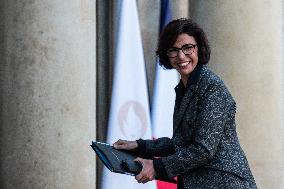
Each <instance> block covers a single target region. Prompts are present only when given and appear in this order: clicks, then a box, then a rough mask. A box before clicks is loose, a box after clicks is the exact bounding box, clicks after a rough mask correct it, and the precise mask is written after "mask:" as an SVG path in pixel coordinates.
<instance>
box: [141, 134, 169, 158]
mask: <svg viewBox="0 0 284 189" xmlns="http://www.w3.org/2000/svg"><path fill="white" fill-rule="evenodd" d="M137 142H138V151H139V154H141V155H142V154H143V157H144V158H153V157H157V156H159V157H164V156H169V155H171V154H173V153H174V145H173V141H172V139H170V138H168V137H162V138H158V139H155V140H142V139H139V140H137Z"/></svg>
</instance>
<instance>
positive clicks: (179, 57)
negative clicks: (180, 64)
mask: <svg viewBox="0 0 284 189" xmlns="http://www.w3.org/2000/svg"><path fill="white" fill-rule="evenodd" d="M185 57H186V55H185V54H184V52H183V51H182V50H181V49H179V51H178V59H184V58H185Z"/></svg>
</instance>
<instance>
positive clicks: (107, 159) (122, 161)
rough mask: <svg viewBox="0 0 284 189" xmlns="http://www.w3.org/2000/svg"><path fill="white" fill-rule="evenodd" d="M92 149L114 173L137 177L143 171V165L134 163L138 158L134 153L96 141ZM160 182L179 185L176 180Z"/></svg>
mask: <svg viewBox="0 0 284 189" xmlns="http://www.w3.org/2000/svg"><path fill="white" fill-rule="evenodd" d="M91 147H92V148H93V150H94V151H95V152H96V154H97V155H98V157H99V159H100V160H101V161H102V162H103V164H104V165H105V166H106V167H107V168H108V169H109V170H110V171H112V172H115V173H121V174H127V175H132V176H135V175H138V174H139V173H140V171H141V170H142V165H141V164H140V163H139V162H135V161H133V160H134V159H136V158H137V156H136V155H135V153H134V152H131V151H125V150H117V149H114V148H113V146H111V145H110V144H107V143H102V142H96V141H93V142H92V145H91ZM158 180H161V181H165V182H170V183H174V184H176V183H177V181H176V180H175V179H167V180H163V179H158Z"/></svg>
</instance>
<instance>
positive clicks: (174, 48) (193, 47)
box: [166, 43, 197, 58]
mask: <svg viewBox="0 0 284 189" xmlns="http://www.w3.org/2000/svg"><path fill="white" fill-rule="evenodd" d="M189 46H192V47H189ZM196 46H197V44H190V43H189V44H185V45H183V46H182V47H181V48H177V47H171V48H169V49H168V50H167V51H166V54H167V56H168V57H169V58H175V57H177V56H178V54H179V51H180V50H181V51H182V52H183V54H185V55H191V54H192V53H193V52H194V49H195V47H196ZM185 47H189V48H192V49H193V50H192V52H190V53H185V52H184V51H185V50H184V49H185ZM170 50H175V51H176V52H177V54H176V56H169V51H170Z"/></svg>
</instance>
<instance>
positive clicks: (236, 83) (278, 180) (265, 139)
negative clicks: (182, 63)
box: [190, 0, 284, 189]
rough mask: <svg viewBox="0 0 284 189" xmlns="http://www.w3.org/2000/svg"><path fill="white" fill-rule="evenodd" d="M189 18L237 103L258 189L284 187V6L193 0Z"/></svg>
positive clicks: (243, 140)
mask: <svg viewBox="0 0 284 189" xmlns="http://www.w3.org/2000/svg"><path fill="white" fill-rule="evenodd" d="M190 7H191V10H190V12H191V15H192V17H193V18H194V19H195V20H196V21H197V22H198V23H200V25H201V26H202V27H203V28H204V29H205V31H206V33H207V34H208V37H209V41H210V43H211V47H212V58H211V61H210V63H209V64H210V67H211V68H212V69H213V70H215V71H216V72H217V73H218V74H219V75H220V76H221V77H222V78H223V80H224V81H225V83H226V84H227V86H228V87H229V89H230V91H231V93H232V95H233V96H234V97H235V100H236V102H237V128H238V133H239V138H240V141H241V144H242V146H243V148H244V151H245V152H246V154H247V157H248V160H249V163H250V165H251V168H252V171H253V174H254V176H255V178H256V182H257V184H258V186H259V188H267V189H281V188H284V183H283V181H284V180H283V178H284V177H283V171H284V167H283V162H284V158H283V135H284V132H283V86H284V85H283V71H284V70H283V52H284V50H283V4H282V1H281V0H275V1H267V0H250V1H243V0H234V1H227V0H215V1H207V0H196V1H191V5H190Z"/></svg>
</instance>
